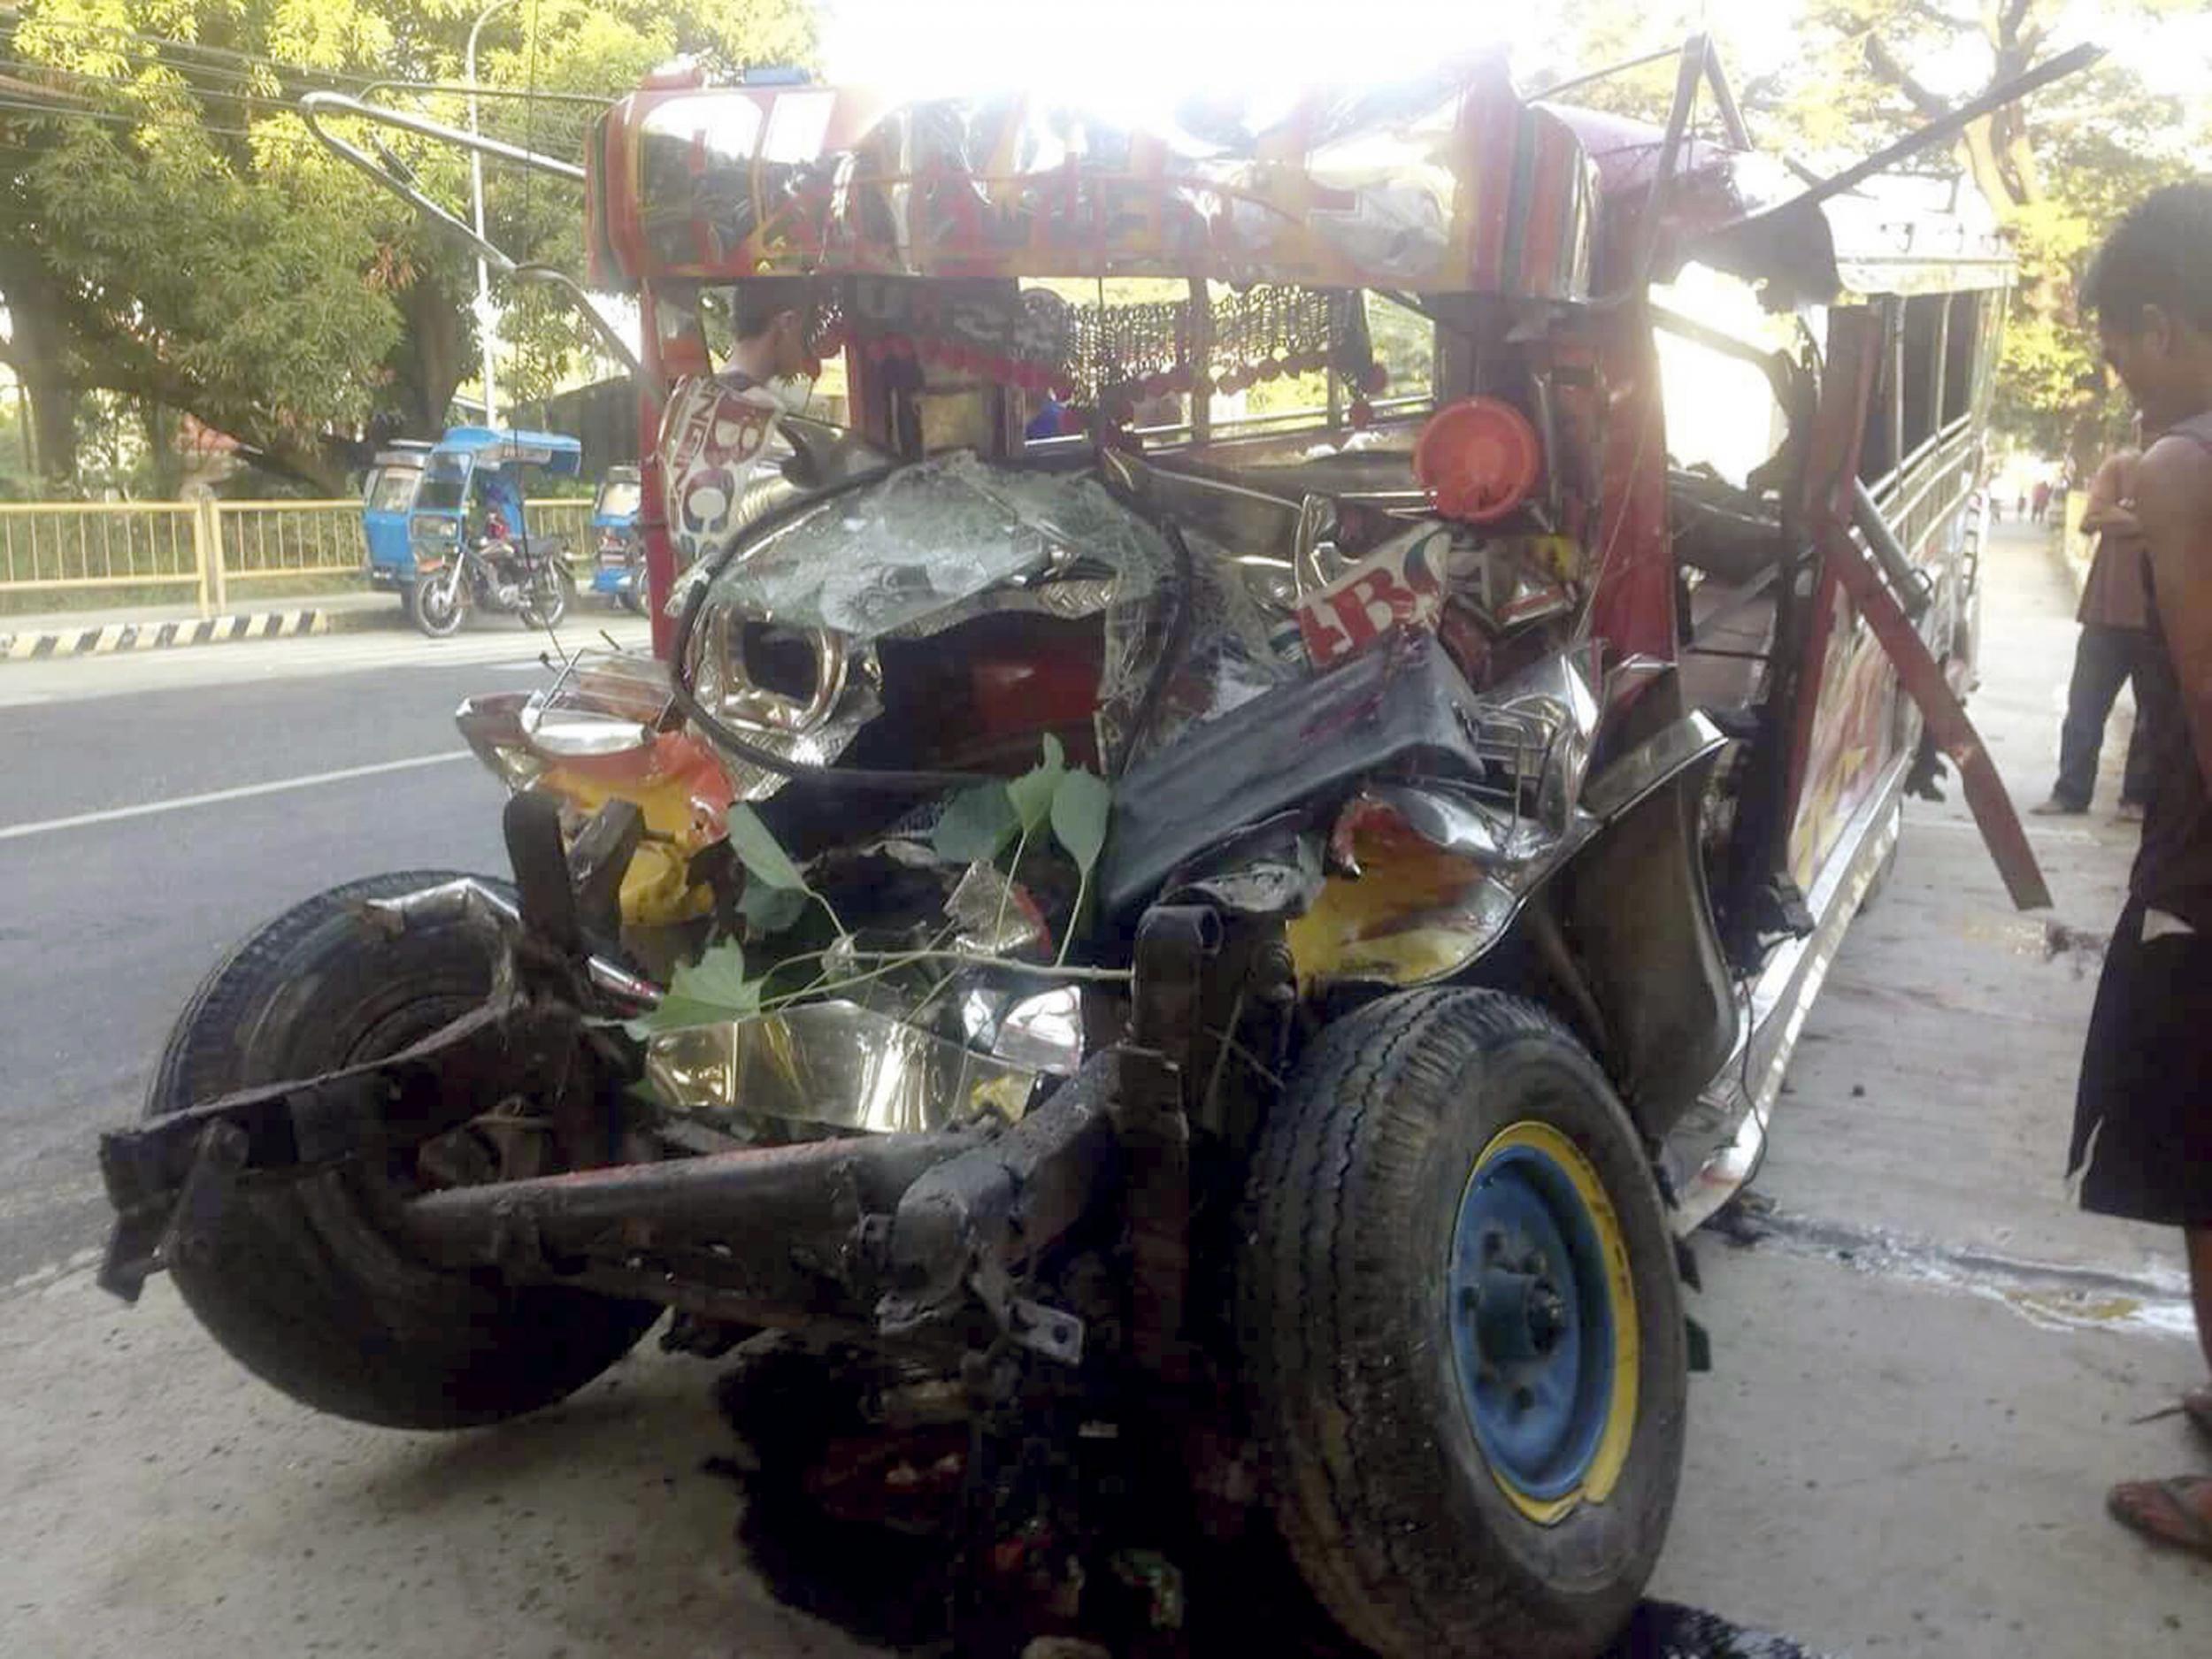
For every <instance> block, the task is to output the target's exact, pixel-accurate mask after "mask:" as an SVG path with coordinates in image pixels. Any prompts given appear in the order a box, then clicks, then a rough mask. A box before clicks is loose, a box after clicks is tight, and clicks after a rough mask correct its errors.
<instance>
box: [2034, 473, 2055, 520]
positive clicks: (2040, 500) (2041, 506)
mask: <svg viewBox="0 0 2212 1659" xmlns="http://www.w3.org/2000/svg"><path fill="white" fill-rule="evenodd" d="M2031 499H2032V501H2033V503H2034V505H2033V507H2032V509H2031V510H2030V517H2031V518H2032V520H2033V522H2035V523H2037V524H2041V523H2042V522H2043V515H2044V514H2045V513H2047V512H2048V511H2050V508H2051V485H2050V480H2048V479H2042V478H2039V479H2037V480H2035V494H2034V495H2033V496H2032V498H2031Z"/></svg>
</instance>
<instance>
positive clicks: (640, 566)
mask: <svg viewBox="0 0 2212 1659" xmlns="http://www.w3.org/2000/svg"><path fill="white" fill-rule="evenodd" d="M640 499H641V485H640V483H639V480H638V470H637V468H635V467H634V466H611V467H609V468H608V469H607V475H606V477H604V478H603V479H602V480H599V494H598V495H597V496H596V497H595V499H594V500H593V502H592V503H591V528H592V534H593V536H594V537H595V550H594V553H593V560H592V572H591V590H592V592H594V593H595V594H604V595H606V596H607V597H608V598H609V599H610V600H611V601H613V602H614V603H617V604H618V605H622V606H624V607H626V609H628V610H631V611H636V612H637V613H638V614H639V615H640V616H642V615H644V613H645V538H644V537H643V536H642V535H641V534H638V526H637V516H638V503H639V501H640Z"/></svg>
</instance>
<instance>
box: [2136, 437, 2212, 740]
mask: <svg viewBox="0 0 2212 1659" xmlns="http://www.w3.org/2000/svg"><path fill="white" fill-rule="evenodd" d="M2135 513H2136V517H2137V518H2139V519H2140V520H2141V521H2142V526H2143V539H2144V541H2145V542H2146V543H2147V545H2148V546H2149V549H2150V560H2151V576H2152V580H2154V582H2155V583H2156V585H2157V590H2158V626H2159V629H2160V631H2161V632H2162V634H2164V635H2165V637H2166V653H2167V655H2168V657H2170V658H2171V659H2172V661H2173V665H2174V677H2175V679H2176V680H2178V681H2179V682H2180V685H2181V702H2182V708H2183V710H2184V712H2185V718H2186V719H2187V722H2188V726H2189V737H2190V741H2192V742H2193V744H2194V745H2195V746H2196V751H2197V766H2198V768H2199V770H2200V771H2201V772H2203V774H2204V776H2205V778H2206V779H2207V780H2208V781H2212V449H2208V448H2207V447H2206V446H2205V445H2203V444H2201V443H2200V442H2196V441H2194V440H2193V439H2190V438H2176V437H2168V438H2162V439H2160V440H2159V442H2157V443H2156V444H2155V445H2154V446H2153V448H2152V449H2151V451H2150V453H2149V454H2147V455H2146V456H2145V457H2143V460H2142V464H2141V465H2139V467H2138V468H2137V469H2136V477H2135Z"/></svg>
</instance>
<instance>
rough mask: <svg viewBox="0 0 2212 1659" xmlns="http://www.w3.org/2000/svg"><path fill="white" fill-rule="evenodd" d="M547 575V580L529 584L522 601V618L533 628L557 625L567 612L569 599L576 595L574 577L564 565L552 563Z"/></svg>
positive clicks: (555, 626)
mask: <svg viewBox="0 0 2212 1659" xmlns="http://www.w3.org/2000/svg"><path fill="white" fill-rule="evenodd" d="M547 576H548V578H549V580H545V581H542V582H533V583H532V584H531V588H530V592H529V594H528V595H526V597H525V598H524V600H523V602H522V605H521V612H522V619H523V621H524V622H525V623H526V625H527V626H531V627H534V628H557V627H559V626H561V618H563V617H565V616H566V615H567V614H568V604H569V601H570V600H571V599H572V598H574V597H575V595H576V579H575V578H574V577H573V576H572V575H570V574H569V572H568V566H566V565H553V566H552V567H551V568H550V569H549V571H548V572H547ZM548 595H549V596H548Z"/></svg>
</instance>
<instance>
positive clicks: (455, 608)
mask: <svg viewBox="0 0 2212 1659" xmlns="http://www.w3.org/2000/svg"><path fill="white" fill-rule="evenodd" d="M461 577H462V572H461V567H460V565H458V564H454V565H448V566H447V567H446V568H445V569H444V570H442V571H438V572H434V573H432V574H431V575H428V576H424V577H420V578H419V579H418V580H416V581H415V583H414V585H413V586H412V587H411V588H408V590H407V618H408V620H409V621H411V622H412V623H413V624H414V625H415V626H417V627H418V628H419V629H421V630H422V631H423V633H425V634H427V635H429V636H430V638H432V639H434V640H442V639H449V638H450V637H451V636H452V635H454V634H457V633H459V632H460V629H461V623H462V621H463V620H464V618H466V617H467V615H468V594H467V591H466V586H465V583H464V582H463V581H462V579H461Z"/></svg>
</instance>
